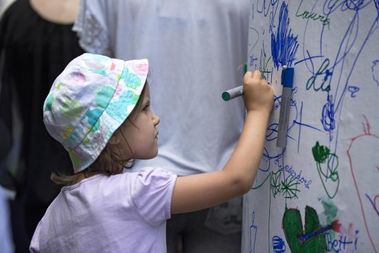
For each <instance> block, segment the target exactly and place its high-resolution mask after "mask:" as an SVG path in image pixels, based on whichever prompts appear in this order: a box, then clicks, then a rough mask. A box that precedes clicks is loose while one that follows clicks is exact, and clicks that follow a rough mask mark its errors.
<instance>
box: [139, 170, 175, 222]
mask: <svg viewBox="0 0 379 253" xmlns="http://www.w3.org/2000/svg"><path fill="white" fill-rule="evenodd" d="M175 182H176V175H174V174H171V173H169V172H167V171H165V170H163V169H158V168H147V169H144V170H143V171H141V172H139V173H138V175H137V178H136V180H135V183H134V185H133V188H132V200H133V202H134V204H135V206H136V208H137V210H138V212H139V214H140V215H141V216H142V217H143V218H144V219H145V220H146V221H147V222H148V223H149V224H151V225H159V224H161V223H162V222H164V221H166V220H167V219H169V218H170V217H171V201H172V194H173V190H174V186H175Z"/></svg>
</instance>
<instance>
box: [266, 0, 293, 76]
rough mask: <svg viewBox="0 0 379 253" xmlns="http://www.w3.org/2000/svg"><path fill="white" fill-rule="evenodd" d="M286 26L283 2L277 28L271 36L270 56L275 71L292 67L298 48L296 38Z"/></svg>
mask: <svg viewBox="0 0 379 253" xmlns="http://www.w3.org/2000/svg"><path fill="white" fill-rule="evenodd" d="M288 25H289V18H288V5H287V4H286V3H285V2H283V3H282V6H281V7H280V13H279V24H278V28H277V30H276V32H275V31H273V33H272V34H271V54H272V60H273V62H274V66H275V67H276V69H279V67H281V66H287V67H289V66H292V63H293V61H294V60H295V54H296V51H297V49H298V47H299V43H298V41H297V36H295V35H293V34H292V30H291V29H288Z"/></svg>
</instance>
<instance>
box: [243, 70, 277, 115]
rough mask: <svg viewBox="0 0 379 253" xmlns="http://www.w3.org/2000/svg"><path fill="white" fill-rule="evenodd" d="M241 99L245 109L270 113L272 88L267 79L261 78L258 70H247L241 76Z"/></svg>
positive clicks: (272, 98)
mask: <svg viewBox="0 0 379 253" xmlns="http://www.w3.org/2000/svg"><path fill="white" fill-rule="evenodd" d="M243 94H244V95H243V99H244V101H245V107H246V110H247V111H248V112H249V111H263V112H267V113H269V114H270V113H271V110H272V106H273V101H274V94H273V89H272V87H271V86H270V85H268V83H267V81H266V80H264V79H262V77H261V72H259V71H258V70H256V71H254V72H251V71H248V72H246V74H245V75H244V77H243Z"/></svg>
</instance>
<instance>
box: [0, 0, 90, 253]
mask: <svg viewBox="0 0 379 253" xmlns="http://www.w3.org/2000/svg"><path fill="white" fill-rule="evenodd" d="M78 6H79V0H76V1H62V0H17V1H15V2H13V3H12V4H11V5H10V6H9V7H8V9H7V10H6V11H5V12H4V14H3V16H2V17H1V21H0V34H1V36H0V52H1V55H0V57H2V59H3V63H4V64H3V67H2V69H1V70H0V73H2V74H1V76H0V77H1V80H2V86H3V87H2V89H3V91H6V92H7V93H8V95H7V101H3V103H5V104H6V105H7V107H1V108H3V111H2V112H0V119H1V121H2V122H3V123H2V124H1V126H4V129H3V130H4V131H7V134H6V136H8V137H10V136H11V133H10V132H9V131H10V129H12V128H13V127H12V124H15V123H14V122H12V117H10V116H9V115H11V112H10V110H12V109H14V107H11V106H10V105H11V104H12V103H14V101H12V99H13V98H14V97H15V98H17V99H16V100H17V102H18V107H19V115H20V118H21V121H22V137H21V150H20V159H19V160H20V161H22V162H21V163H20V167H19V168H18V170H17V171H18V172H19V173H18V174H16V177H15V175H14V174H11V175H12V176H13V180H7V181H5V180H3V181H5V182H0V183H1V184H2V185H3V186H5V187H8V188H12V187H13V188H14V189H15V190H16V200H15V201H14V203H13V204H12V208H13V209H16V210H12V215H14V214H16V213H20V214H21V217H17V218H16V219H15V220H16V221H17V223H21V224H19V226H18V225H16V224H13V225H14V226H16V227H14V228H13V232H14V233H18V235H17V234H16V235H14V240H15V246H16V251H17V252H23V251H22V250H21V249H17V246H19V245H25V246H26V248H25V250H24V251H25V252H26V251H27V246H28V245H29V241H30V239H31V236H32V235H33V232H34V229H35V227H36V226H37V224H38V222H39V220H40V219H41V217H42V216H43V214H44V212H45V210H46V208H47V207H48V205H49V204H50V202H51V201H52V200H53V199H54V197H55V196H56V195H57V194H58V192H59V189H60V188H59V187H57V186H56V185H55V184H54V183H52V182H51V181H50V174H51V172H52V171H51V169H52V168H56V167H59V168H62V170H65V169H67V168H71V162H70V160H69V157H68V155H67V153H66V152H65V150H64V149H63V148H62V146H61V145H60V144H59V143H58V142H56V141H55V140H54V139H53V138H51V137H50V136H49V135H48V133H47V131H46V129H45V127H44V125H43V121H42V109H41V108H42V105H43V101H44V98H45V97H46V95H47V93H48V91H49V90H50V87H51V84H52V83H53V81H54V79H55V78H56V76H57V75H58V74H59V73H60V72H61V71H62V70H63V69H64V67H65V66H66V65H67V64H68V63H69V62H70V61H71V60H72V59H74V58H75V57H77V56H79V55H81V54H82V53H83V52H84V51H83V50H82V49H81V48H80V46H79V43H78V38H77V36H76V34H75V33H74V32H73V31H72V25H73V22H74V20H75V17H76V12H77V8H78ZM3 95H5V94H4V93H3ZM1 136H2V137H1V139H2V142H3V136H4V135H1ZM3 147H4V148H5V146H3V144H2V148H3ZM0 173H2V174H8V175H9V173H7V169H6V168H3V169H2V172H0ZM13 218H14V217H13ZM22 223H24V224H22ZM24 227H25V232H26V239H25V240H26V242H23V241H22V239H21V238H20V237H22V236H23V235H22V234H23V232H22V230H23V228H24ZM17 231H21V232H17ZM17 240H21V241H19V242H17Z"/></svg>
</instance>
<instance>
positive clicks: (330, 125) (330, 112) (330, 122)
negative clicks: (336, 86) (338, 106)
mask: <svg viewBox="0 0 379 253" xmlns="http://www.w3.org/2000/svg"><path fill="white" fill-rule="evenodd" d="M334 116H335V115H334V103H333V96H332V95H328V97H327V102H326V104H325V105H324V106H323V108H322V116H321V123H322V126H323V127H324V130H325V131H328V132H331V131H333V130H334V128H335V127H336V121H335V118H334Z"/></svg>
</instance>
